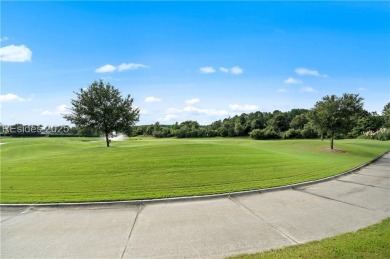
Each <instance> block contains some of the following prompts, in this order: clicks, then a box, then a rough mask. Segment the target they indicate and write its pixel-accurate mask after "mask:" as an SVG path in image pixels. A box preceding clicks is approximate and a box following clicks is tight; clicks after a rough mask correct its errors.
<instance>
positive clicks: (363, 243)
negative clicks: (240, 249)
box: [231, 219, 390, 259]
mask: <svg viewBox="0 0 390 259" xmlns="http://www.w3.org/2000/svg"><path fill="white" fill-rule="evenodd" d="M389 240H390V219H386V220H384V221H382V222H381V223H378V224H376V225H373V226H370V227H368V228H364V229H361V230H358V231H357V232H355V233H347V234H343V235H340V236H336V237H332V238H326V239H323V240H321V241H314V242H310V243H307V244H303V245H296V246H290V247H287V248H283V249H278V250H272V251H269V252H264V253H259V254H252V255H241V256H237V257H231V258H232V259H233V258H235V259H252V258H277V259H279V258H390V245H389Z"/></svg>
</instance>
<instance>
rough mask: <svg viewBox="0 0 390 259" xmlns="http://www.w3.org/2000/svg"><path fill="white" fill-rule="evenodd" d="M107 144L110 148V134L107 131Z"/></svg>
mask: <svg viewBox="0 0 390 259" xmlns="http://www.w3.org/2000/svg"><path fill="white" fill-rule="evenodd" d="M106 143H107V147H110V140H109V139H108V132H107V131H106Z"/></svg>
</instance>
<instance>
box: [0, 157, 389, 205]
mask: <svg viewBox="0 0 390 259" xmlns="http://www.w3.org/2000/svg"><path fill="white" fill-rule="evenodd" d="M389 153H390V152H389V151H387V152H385V153H383V154H382V155H380V156H377V157H376V158H374V159H372V160H370V161H368V162H366V163H364V164H362V165H360V166H357V167H355V168H352V169H350V170H348V171H345V172H342V173H340V174H337V175H333V176H329V177H325V178H321V179H318V180H312V181H306V182H302V183H295V184H289V185H283V186H278V187H271V188H264V189H257V190H248V191H238V192H231V193H222V194H209V195H199V196H188V197H174V198H163V199H146V200H129V201H103V202H80V203H75V202H73V203H72V202H69V203H31V204H0V208H13V209H17V208H18V209H21V208H86V207H101V208H109V207H124V206H139V205H145V204H156V203H159V204H162V203H171V202H185V201H199V200H211V199H220V198H230V197H238V196H245V195H252V194H260V193H266V192H274V191H281V190H287V189H297V188H300V187H304V186H307V185H313V184H316V183H322V182H327V181H330V180H334V179H337V178H339V177H341V176H344V175H348V174H352V173H354V172H356V171H358V170H360V169H362V168H363V167H366V166H368V165H369V164H372V163H374V162H375V161H377V160H378V159H379V158H381V157H383V156H385V155H386V154H389Z"/></svg>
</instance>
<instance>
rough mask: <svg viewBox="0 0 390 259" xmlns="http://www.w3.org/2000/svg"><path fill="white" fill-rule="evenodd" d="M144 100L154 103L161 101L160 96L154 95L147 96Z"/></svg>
mask: <svg viewBox="0 0 390 259" xmlns="http://www.w3.org/2000/svg"><path fill="white" fill-rule="evenodd" d="M145 102H147V103H156V102H161V99H160V98H156V97H154V96H149V97H146V98H145Z"/></svg>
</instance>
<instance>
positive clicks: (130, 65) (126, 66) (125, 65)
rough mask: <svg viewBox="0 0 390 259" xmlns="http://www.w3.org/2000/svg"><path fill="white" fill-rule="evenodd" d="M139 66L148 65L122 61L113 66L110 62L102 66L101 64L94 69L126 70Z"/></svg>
mask: <svg viewBox="0 0 390 259" xmlns="http://www.w3.org/2000/svg"><path fill="white" fill-rule="evenodd" d="M140 68H148V66H146V65H143V64H135V63H122V64H120V65H119V66H113V65H111V64H107V65H104V66H101V67H99V68H97V69H96V70H95V72H96V73H109V72H114V71H118V72H122V71H126V70H135V69H140Z"/></svg>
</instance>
